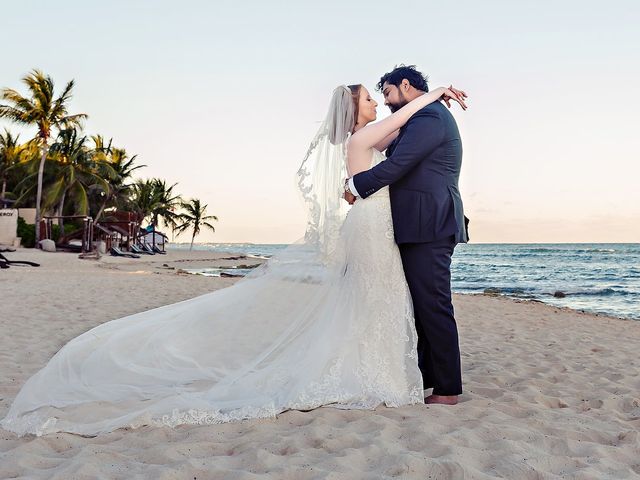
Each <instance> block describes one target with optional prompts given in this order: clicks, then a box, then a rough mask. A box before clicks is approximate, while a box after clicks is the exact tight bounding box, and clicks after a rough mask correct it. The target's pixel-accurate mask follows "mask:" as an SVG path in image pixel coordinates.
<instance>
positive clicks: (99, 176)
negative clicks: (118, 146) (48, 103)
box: [44, 128, 116, 229]
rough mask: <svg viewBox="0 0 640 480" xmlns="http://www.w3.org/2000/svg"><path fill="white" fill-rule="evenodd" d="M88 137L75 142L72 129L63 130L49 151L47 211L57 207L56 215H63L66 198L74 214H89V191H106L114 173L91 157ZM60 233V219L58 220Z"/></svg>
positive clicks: (103, 161)
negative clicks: (49, 167) (87, 143)
mask: <svg viewBox="0 0 640 480" xmlns="http://www.w3.org/2000/svg"><path fill="white" fill-rule="evenodd" d="M86 140H87V137H82V138H78V131H77V130H76V129H75V128H69V129H66V130H62V131H61V132H60V134H59V135H58V138H57V140H56V142H55V143H54V144H53V145H52V146H51V148H50V149H49V154H50V155H49V159H50V163H51V166H52V167H53V168H52V169H51V172H50V174H49V175H48V177H50V178H51V185H50V186H48V188H47V192H46V195H45V201H44V206H45V207H46V208H52V207H54V206H56V207H57V211H58V215H63V213H64V206H65V200H66V198H67V196H70V198H72V199H73V201H74V202H73V205H74V211H73V213H74V214H80V215H88V214H89V190H90V189H91V188H96V187H97V188H100V189H103V190H107V189H108V188H109V180H110V179H112V178H114V177H115V176H116V172H115V170H114V169H113V168H111V166H110V165H109V164H108V162H107V161H106V160H105V159H104V158H102V157H101V156H94V155H92V151H91V150H90V149H89V148H87V146H86ZM58 224H59V225H60V228H61V229H62V225H63V222H62V219H61V218H60V219H59V220H58Z"/></svg>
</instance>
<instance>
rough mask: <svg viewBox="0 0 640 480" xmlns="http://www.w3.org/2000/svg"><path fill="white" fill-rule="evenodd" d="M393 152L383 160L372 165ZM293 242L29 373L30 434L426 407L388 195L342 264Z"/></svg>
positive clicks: (374, 207)
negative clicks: (324, 409)
mask: <svg viewBox="0 0 640 480" xmlns="http://www.w3.org/2000/svg"><path fill="white" fill-rule="evenodd" d="M383 159H384V156H383V155H382V154H381V153H380V152H377V151H374V154H373V159H372V165H374V164H376V163H378V162H380V161H382V160H383ZM305 248H306V246H305V244H304V243H302V244H299V245H293V246H291V247H289V248H288V249H287V250H285V252H283V254H281V255H278V256H275V257H274V258H272V259H271V260H270V261H269V262H267V263H266V264H265V265H264V266H262V267H260V268H259V269H257V271H255V272H254V273H253V274H251V275H250V276H249V277H248V278H246V279H243V280H241V281H239V282H238V283H236V284H235V285H233V286H231V287H229V288H225V289H221V290H217V291H214V292H212V293H209V294H206V295H202V296H200V297H196V298H193V299H191V300H186V301H183V302H179V303H175V304H172V305H167V306H164V307H160V308H156V309H153V310H149V311H146V312H142V313H138V314H135V315H131V316H128V317H124V318H120V319H117V320H113V321H110V322H107V323H104V324H102V325H99V326H97V327H95V328H93V329H91V330H89V331H88V332H86V333H84V334H82V335H80V336H78V337H76V338H74V339H73V340H71V341H70V342H69V343H67V344H66V345H65V346H64V347H63V348H62V349H60V351H58V352H57V353H56V354H55V355H54V356H53V357H52V358H51V360H50V361H49V362H48V363H47V365H46V366H45V367H44V368H42V369H41V370H40V371H38V372H37V373H36V374H35V375H34V376H32V377H31V378H30V379H29V380H28V381H27V382H26V384H25V385H24V386H23V387H22V389H21V390H20V392H19V393H18V395H17V397H16V398H15V400H14V402H13V404H12V406H11V408H10V410H9V412H8V414H7V416H6V417H5V418H4V419H3V420H2V422H1V423H0V425H1V426H2V427H3V428H4V429H7V430H10V431H12V432H15V433H17V434H19V435H24V434H35V435H43V434H47V433H52V432H58V431H63V432H73V433H78V434H83V435H96V434H99V433H102V432H109V431H112V430H115V429H117V428H120V427H132V428H136V427H140V426H142V425H154V426H176V425H180V424H213V423H222V422H230V421H238V420H243V419H251V418H264V417H275V416H276V415H277V414H278V413H281V412H283V411H285V410H289V409H298V410H308V409H313V408H316V407H320V406H330V407H335V408H346V409H374V408H376V407H377V406H379V405H380V404H385V405H386V406H389V407H397V406H401V405H408V404H414V403H422V402H423V390H422V377H421V374H420V370H419V368H418V361H417V354H416V344H417V336H416V332H415V325H414V320H413V312H412V303H411V298H410V294H409V291H408V288H407V285H406V281H405V278H404V272H403V269H402V263H401V260H400V254H399V251H398V248H397V246H396V244H395V242H394V239H393V227H392V222H391V209H390V204H389V194H388V189H387V188H384V189H382V190H380V191H379V192H377V193H376V194H374V195H372V196H371V197H369V198H367V199H366V200H358V201H357V202H356V203H355V205H354V206H353V207H352V208H351V210H350V211H349V213H348V215H347V216H346V219H345V220H344V222H343V223H342V226H341V228H340V231H339V235H338V236H337V238H336V248H335V251H334V252H333V255H332V260H331V266H330V267H327V266H326V265H324V264H322V263H320V262H313V263H309V262H308V260H307V261H306V264H305V262H302V261H301V260H300V259H305V258H308V257H305Z"/></svg>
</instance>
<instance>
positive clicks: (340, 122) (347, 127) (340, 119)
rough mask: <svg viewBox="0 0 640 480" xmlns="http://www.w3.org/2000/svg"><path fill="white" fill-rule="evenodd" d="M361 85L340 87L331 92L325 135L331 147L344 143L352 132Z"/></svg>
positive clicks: (356, 116)
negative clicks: (327, 136) (326, 134)
mask: <svg viewBox="0 0 640 480" xmlns="http://www.w3.org/2000/svg"><path fill="white" fill-rule="evenodd" d="M361 88H362V85H349V86H348V87H346V86H344V85H340V86H339V87H338V88H336V89H335V90H334V91H333V98H332V99H331V105H330V106H329V112H328V114H327V133H328V135H329V141H330V142H331V143H332V144H333V145H339V144H341V143H344V142H345V141H346V140H347V137H348V136H349V133H351V132H353V128H354V127H355V125H356V121H357V119H358V104H359V102H360V89H361Z"/></svg>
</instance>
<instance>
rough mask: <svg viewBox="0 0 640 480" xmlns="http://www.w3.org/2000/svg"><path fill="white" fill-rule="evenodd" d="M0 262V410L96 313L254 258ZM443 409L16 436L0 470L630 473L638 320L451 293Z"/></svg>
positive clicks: (634, 471)
mask: <svg viewBox="0 0 640 480" xmlns="http://www.w3.org/2000/svg"><path fill="white" fill-rule="evenodd" d="M5 255H7V256H8V257H9V258H10V259H21V260H31V261H35V262H39V263H40V264H41V265H42V266H41V267H39V268H30V267H18V266H16V267H12V268H10V269H8V270H1V271H0V299H1V302H2V304H1V305H0V326H1V328H2V330H1V332H2V335H1V336H0V416H2V417H3V416H4V415H5V414H6V412H7V410H8V408H9V406H10V404H11V402H12V401H13V399H14V397H15V395H16V393H17V392H18V390H19V389H20V387H21V386H22V385H23V384H24V382H25V381H26V380H27V379H28V378H29V377H30V376H31V375H33V374H34V373H35V372H36V371H37V370H39V369H40V368H41V367H43V366H44V365H45V364H46V362H47V361H48V359H49V358H50V357H51V356H52V355H54V354H55V352H56V351H57V350H58V349H59V348H60V347H62V346H63V345H64V344H65V343H66V342H67V341H69V340H71V339H72V338H74V337H75V336H77V335H79V334H81V333H83V332H85V331H87V330H88V329H90V328H92V327H94V326H96V325H99V324H101V323H103V322H106V321H109V320H112V319H115V318H118V317H121V316H124V315H128V314H132V313H136V312H140V311H143V310H147V309H150V308H154V307H158V306H161V305H166V304H170V303H173V302H176V301H180V300H185V299H188V298H191V297H194V296H197V295H200V294H203V293H207V292H209V291H212V290H215V289H219V288H224V287H226V286H229V285H231V284H233V282H234V281H235V279H233V278H212V277H204V276H199V275H189V274H185V273H182V272H180V269H181V268H188V267H190V266H194V267H195V266H214V265H215V266H230V265H238V264H242V263H244V264H246V263H256V262H255V261H254V260H250V261H247V259H239V260H225V258H228V257H229V255H225V254H213V253H210V252H193V253H189V252H175V251H174V252H170V253H169V254H168V255H164V256H154V257H143V258H140V259H126V258H115V257H110V256H103V257H102V258H101V259H100V260H81V259H79V258H78V256H77V254H70V253H44V252H40V251H34V250H25V249H19V250H18V251H17V252H15V253H7V254H5ZM454 305H455V308H456V317H457V320H458V324H459V330H460V339H461V350H462V363H463V375H464V377H463V380H464V388H465V393H464V394H463V395H462V397H461V403H460V404H459V405H457V406H454V407H451V406H437V405H436V406H427V405H419V406H412V407H404V408H398V409H393V408H385V407H379V408H378V409H377V410H376V411H343V410H338V409H333V408H327V407H324V408H319V409H316V410H314V411H310V412H297V411H291V412H285V413H283V414H281V415H280V416H279V417H278V418H277V419H274V420H258V421H247V422H241V423H234V424H224V425H212V426H180V427H178V428H175V429H171V428H151V427H143V428H140V429H135V430H131V429H120V430H117V431H115V432H112V433H109V434H106V435H100V436H98V437H95V438H85V437H82V436H78V435H73V434H66V433H62V434H60V433H59V434H51V435H46V436H43V437H38V438H36V437H33V436H29V437H24V438H17V437H16V435H14V434H13V433H11V432H7V431H4V430H0V434H1V435H0V478H29V479H40V478H42V479H44V478H48V479H49V478H51V479H95V478H104V479H134V478H135V479H144V478H153V479H256V478H273V479H291V480H293V479H300V480H307V479H325V478H328V479H382V478H402V479H494V478H508V479H556V478H558V479H560V478H565V479H625V478H640V359H639V354H638V345H640V322H638V321H633V320H619V319H614V318H607V317H603V316H596V315H590V314H584V313H580V312H577V311H572V310H568V309H560V308H555V307H551V306H548V305H544V304H542V303H539V302H524V301H517V300H513V299H508V298H502V297H490V296H479V295H473V296H472V295H456V296H455V298H454Z"/></svg>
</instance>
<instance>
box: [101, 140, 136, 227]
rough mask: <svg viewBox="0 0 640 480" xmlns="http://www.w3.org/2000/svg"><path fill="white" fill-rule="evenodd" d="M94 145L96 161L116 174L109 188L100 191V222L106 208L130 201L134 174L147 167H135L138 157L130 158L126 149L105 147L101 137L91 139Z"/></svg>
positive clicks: (109, 145)
mask: <svg viewBox="0 0 640 480" xmlns="http://www.w3.org/2000/svg"><path fill="white" fill-rule="evenodd" d="M91 138H92V140H93V143H94V149H93V152H94V157H95V158H96V161H100V162H106V165H108V166H109V168H110V169H111V170H112V171H113V172H114V174H115V175H114V176H113V177H112V178H109V179H108V184H109V185H108V188H107V189H106V190H104V189H99V190H100V193H101V195H102V203H101V204H100V209H99V210H98V213H96V216H95V219H96V221H98V220H99V219H100V217H101V216H102V214H103V213H104V210H105V208H107V207H112V206H116V207H117V206H118V205H119V204H123V203H125V202H126V200H128V198H129V196H130V194H131V189H132V184H131V183H130V181H131V177H132V176H133V172H134V171H136V170H138V169H139V168H143V167H146V165H134V163H135V162H136V158H137V155H134V156H133V157H131V158H129V156H128V155H127V152H126V150H125V149H124V148H115V147H112V146H111V140H109V144H108V145H105V142H104V139H103V138H102V136H100V135H95V136H93V137H91Z"/></svg>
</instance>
